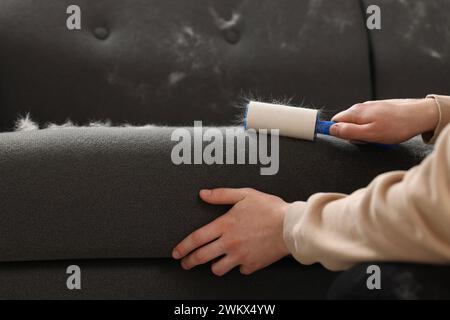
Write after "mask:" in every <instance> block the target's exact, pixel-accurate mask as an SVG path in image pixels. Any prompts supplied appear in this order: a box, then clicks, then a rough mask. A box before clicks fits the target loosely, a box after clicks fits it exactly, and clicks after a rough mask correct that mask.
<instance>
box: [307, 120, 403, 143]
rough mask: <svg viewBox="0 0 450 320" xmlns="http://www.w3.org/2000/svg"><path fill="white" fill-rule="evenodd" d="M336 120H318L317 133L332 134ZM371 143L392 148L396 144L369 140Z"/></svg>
mask: <svg viewBox="0 0 450 320" xmlns="http://www.w3.org/2000/svg"><path fill="white" fill-rule="evenodd" d="M335 123H336V122H334V121H322V120H318V121H317V124H316V133H320V134H326V135H328V136H330V128H331V126H332V125H333V124H335ZM368 143H369V144H371V145H374V146H377V147H380V148H383V149H392V148H393V147H394V146H395V145H394V144H384V143H375V142H368Z"/></svg>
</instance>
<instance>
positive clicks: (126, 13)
mask: <svg viewBox="0 0 450 320" xmlns="http://www.w3.org/2000/svg"><path fill="white" fill-rule="evenodd" d="M410 2H411V3H410ZM374 3H375V4H376V3H379V4H380V5H381V7H382V10H383V18H382V19H383V20H382V21H383V29H382V31H373V32H368V31H367V30H366V29H365V22H364V10H363V9H364V6H361V5H362V4H363V5H364V4H365V5H368V4H374ZM69 4H74V3H73V1H69V0H60V1H54V0H39V1H32V0H21V1H16V0H2V1H0V47H1V50H0V131H9V130H11V129H12V127H13V125H14V120H15V119H16V117H17V116H18V115H19V114H22V115H23V114H24V113H26V112H31V114H32V116H33V117H34V119H36V120H37V121H38V122H39V123H41V124H42V123H45V122H62V121H65V120H66V119H67V118H70V119H72V120H74V121H75V122H77V123H85V122H87V121H90V120H93V119H94V120H103V119H111V120H112V121H113V123H115V124H117V123H120V124H122V123H125V122H131V123H133V124H147V123H153V124H158V125H172V126H178V125H186V126H191V125H192V124H193V121H194V120H202V121H203V122H204V124H210V125H230V122H231V121H232V120H233V119H234V117H235V116H236V115H237V114H238V113H240V112H241V111H240V110H239V109H237V108H234V107H233V104H234V103H235V102H236V101H237V100H238V98H239V97H240V96H241V95H243V94H244V95H247V94H249V93H253V94H255V95H258V96H259V97H261V98H262V99H264V100H271V99H272V98H275V99H282V98H285V97H287V98H289V97H294V99H293V103H295V104H298V103H300V102H302V101H303V100H304V102H305V103H307V104H313V105H314V106H316V107H322V106H326V108H325V110H324V113H325V114H326V115H328V114H333V113H335V112H337V111H339V110H342V109H344V108H346V107H348V106H349V105H351V104H353V103H356V102H361V101H365V100H369V99H372V98H375V97H376V98H385V97H401V96H422V95H424V94H426V93H429V92H431V91H435V92H437V93H448V92H447V91H448V90H447V87H446V83H448V81H447V80H448V79H447V78H446V76H447V74H448V72H445V71H446V70H447V71H448V63H447V60H448V59H447V58H446V57H447V53H448V50H447V47H446V42H445V39H446V38H445V37H446V34H447V31H448V30H446V29H445V26H446V19H445V16H446V11H448V10H445V9H448V4H447V3H446V1H444V0H442V1H429V0H427V1H425V0H421V1H419V0H418V1H399V0H398V1H381V0H378V1H372V2H370V3H369V2H368V1H359V0H324V1H318V0H308V1H297V0H277V1H272V0H250V1H245V0H231V1H220V0H214V1H210V0H198V1H178V0H127V1H122V0H108V1H106V0H98V1H89V0H78V1H76V4H79V5H80V7H81V9H82V30H80V31H68V30H67V29H66V27H65V20H66V18H67V14H66V8H67V6H68V5H69ZM442 8H443V9H442ZM397 11H398V12H397ZM416 13H417V14H416ZM227 21H228V23H227ZM230 21H235V22H236V23H229V22H230ZM411 21H412V22H413V23H410V22H411ZM398 28H400V29H398ZM402 28H403V29H402ZM398 33H400V34H398ZM399 38H400V41H399V40H398V39H399ZM416 44H417V45H416ZM371 80H373V81H374V82H371ZM374 93H375V95H374ZM172 130H173V128H161V127H155V128H147V129H132V128H90V129H85V128H79V129H61V130H43V131H31V132H21V133H1V134H0V205H1V208H0V221H1V222H0V298H316V297H317V298H320V297H325V294H326V291H327V289H328V286H329V284H330V283H331V282H332V280H333V278H334V277H335V276H336V274H335V273H331V272H328V271H326V270H324V269H323V268H322V267H320V266H312V267H305V266H301V265H299V264H298V263H297V262H295V261H293V260H291V259H284V260H283V261H281V262H279V263H277V264H275V265H273V266H270V267H269V268H267V269H264V270H262V271H260V272H258V273H256V274H255V275H252V276H250V277H244V276H241V275H240V274H239V273H238V272H237V271H234V272H233V273H232V274H230V275H227V276H225V277H224V278H217V277H214V276H212V274H211V273H210V272H209V270H208V267H207V266H203V267H201V268H200V269H198V270H193V271H190V272H186V271H183V270H181V269H180V268H179V266H178V265H177V264H176V262H174V261H173V260H171V259H168V257H169V255H170V250H171V248H172V247H173V245H174V244H175V243H177V242H178V241H179V240H181V239H182V238H183V237H184V236H185V235H187V234H188V233H189V232H191V231H192V230H194V229H195V228H197V227H199V226H201V225H203V224H205V223H207V222H209V221H211V220H212V219H214V218H215V217H217V216H218V215H220V214H221V213H224V212H225V211H226V210H227V207H213V206H209V205H206V204H204V203H202V202H201V201H200V200H199V199H198V196H197V193H198V190H199V189H201V188H208V187H217V186H224V187H242V186H251V187H254V188H257V189H259V190H261V191H266V192H269V193H273V194H277V195H279V196H281V197H283V198H284V199H285V200H287V201H294V200H305V199H306V198H307V197H308V196H309V195H311V194H313V193H315V192H319V191H337V192H347V193H348V192H352V191H354V190H355V189H357V188H360V187H363V186H365V185H366V184H367V183H369V182H370V181H371V179H372V178H373V177H375V176H376V175H377V174H379V173H382V172H385V171H389V170H396V169H408V168H410V167H411V166H413V165H416V164H418V163H419V162H420V161H421V159H423V157H424V156H425V155H426V154H427V153H428V152H429V147H426V146H424V145H423V144H422V143H421V142H419V141H417V140H415V141H411V142H408V143H407V144H404V145H402V146H399V147H398V148H397V149H394V150H383V149H379V148H376V147H373V146H365V147H357V146H353V145H350V144H348V143H346V142H343V141H338V140H335V139H332V138H320V139H317V141H315V142H314V143H311V142H306V141H296V140H291V139H284V138H283V139H281V141H280V171H279V173H278V174H277V175H275V176H261V175H260V171H259V170H260V166H259V165H226V166H220V165H213V166H206V165H195V166H194V165H181V166H175V165H173V164H172V163H171V161H170V152H171V149H172V146H173V145H174V144H175V143H174V142H172V141H170V132H171V131H172ZM61 259H63V260H61ZM85 259H88V260H85ZM103 259H105V260H103ZM72 263H75V264H79V265H80V266H81V267H82V272H83V278H82V279H83V280H82V283H83V289H82V290H81V291H69V290H67V288H66V286H65V280H66V278H67V274H66V273H65V268H66V267H67V265H69V264H72Z"/></svg>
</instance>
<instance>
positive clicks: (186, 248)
mask: <svg viewBox="0 0 450 320" xmlns="http://www.w3.org/2000/svg"><path fill="white" fill-rule="evenodd" d="M221 235H222V234H221V219H220V218H217V219H216V220H214V221H213V222H211V223H209V224H207V225H206V226H203V227H201V228H200V229H197V230H196V231H194V232H192V233H191V234H190V235H188V236H187V237H186V238H184V240H183V241H181V242H180V243H179V244H178V245H177V246H176V247H175V248H174V249H173V251H172V257H174V258H175V259H181V258H183V257H184V256H186V255H187V254H188V253H189V252H191V251H193V250H195V249H197V248H198V247H201V246H203V245H205V244H207V243H208V242H211V241H213V240H215V239H217V238H219V237H220V236H221Z"/></svg>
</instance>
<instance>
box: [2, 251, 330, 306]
mask: <svg viewBox="0 0 450 320" xmlns="http://www.w3.org/2000/svg"><path fill="white" fill-rule="evenodd" d="M72 264H76V265H78V266H79V267H80V269H81V290H69V289H67V286H66V280H67V278H68V277H69V275H68V274H66V269H67V267H68V266H69V265H72ZM336 275H337V274H336V273H332V272H329V271H328V272H327V271H324V269H322V268H321V267H319V266H317V265H316V266H309V267H305V266H300V265H299V264H298V263H297V262H296V261H294V260H293V259H284V260H282V261H279V262H277V263H276V264H274V265H273V266H271V267H270V268H266V269H263V270H261V271H258V272H256V273H254V274H253V275H252V276H244V275H241V274H240V273H239V271H237V270H233V271H232V272H231V273H229V274H226V275H225V276H223V277H217V276H214V275H213V274H212V273H211V271H210V269H209V266H208V265H204V266H201V267H198V268H195V269H192V270H190V271H185V270H183V269H182V268H181V267H180V266H179V264H178V263H177V262H176V261H174V260H169V259H138V260H132V259H127V260H86V261H74V260H70V261H58V262H29V263H0V299H314V298H315V299H321V298H324V297H325V295H326V290H327V288H328V287H329V286H330V284H331V283H332V281H333V279H334V278H335V277H336Z"/></svg>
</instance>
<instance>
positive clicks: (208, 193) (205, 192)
mask: <svg viewBox="0 0 450 320" xmlns="http://www.w3.org/2000/svg"><path fill="white" fill-rule="evenodd" d="M200 193H201V194H202V196H206V197H207V196H209V195H211V190H208V189H203V190H202V191H200Z"/></svg>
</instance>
